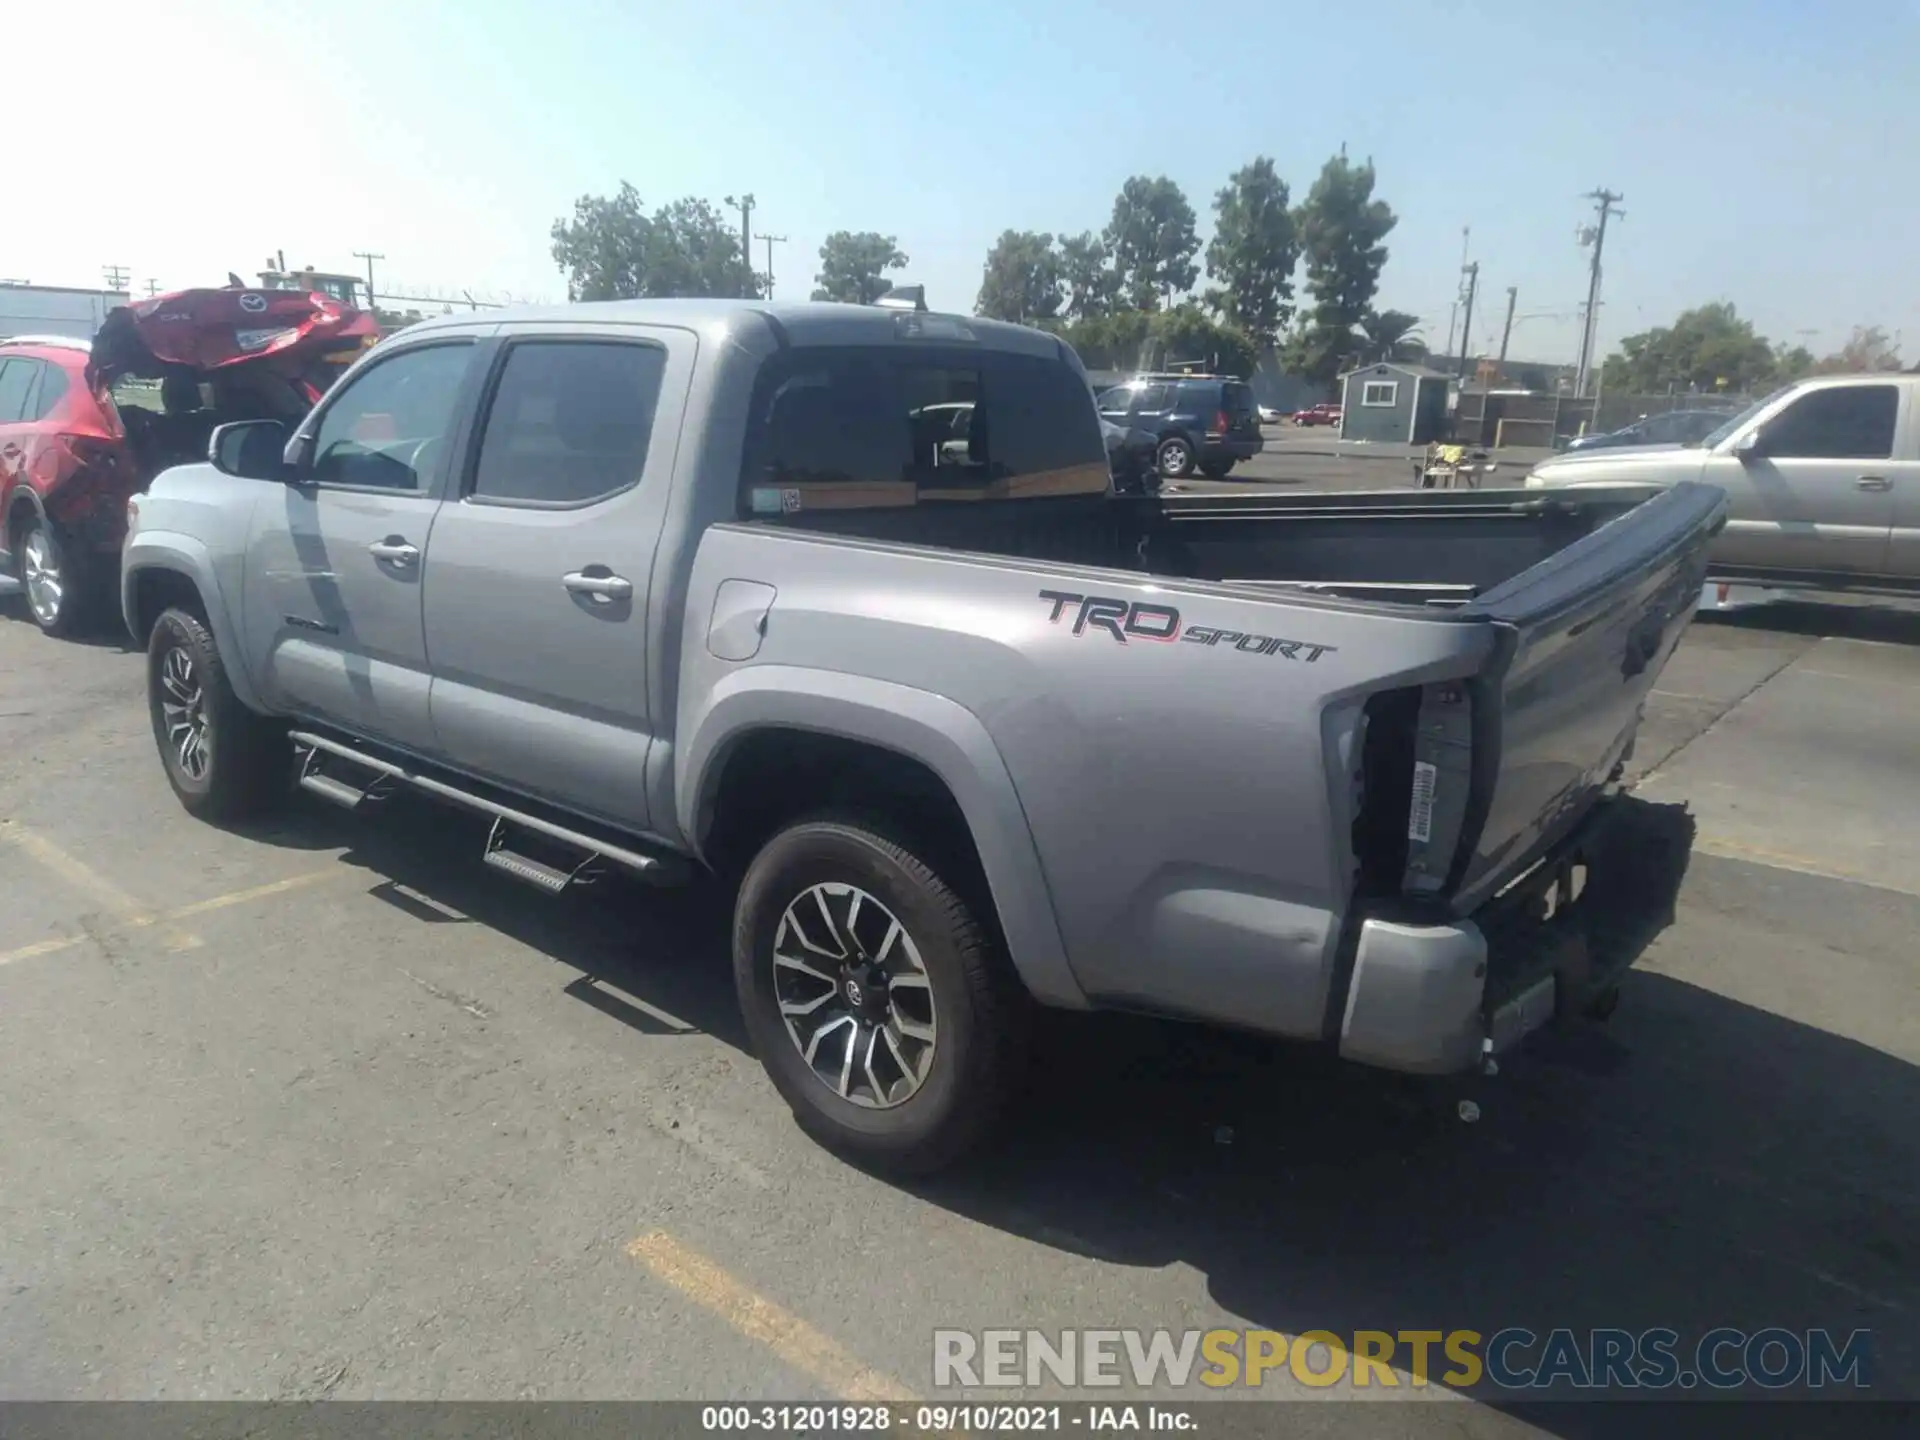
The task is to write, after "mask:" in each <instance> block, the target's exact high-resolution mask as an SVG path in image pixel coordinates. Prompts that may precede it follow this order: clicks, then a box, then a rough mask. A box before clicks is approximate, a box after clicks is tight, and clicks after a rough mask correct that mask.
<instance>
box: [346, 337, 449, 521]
mask: <svg viewBox="0 0 1920 1440" xmlns="http://www.w3.org/2000/svg"><path fill="white" fill-rule="evenodd" d="M470 353H471V350H470V347H469V346H466V345H432V346H427V347H424V348H422V349H418V350H406V351H402V352H401V353H400V354H398V355H395V356H394V357H393V358H392V359H390V360H383V361H381V362H380V363H379V364H377V365H374V366H372V367H371V368H369V369H367V370H364V371H362V372H361V373H360V374H359V375H358V376H356V377H355V378H354V380H353V381H352V383H351V384H349V385H348V386H347V387H346V389H344V390H342V391H341V392H340V396H339V398H338V399H337V400H335V401H334V403H333V404H331V405H329V406H328V407H327V410H326V413H325V414H324V415H322V416H321V417H320V428H319V430H318V431H317V432H316V434H315V436H314V445H313V455H314V464H313V475H314V479H316V480H318V481H319V482H320V483H322V484H326V485H367V486H373V487H376V488H379V489H383V490H419V489H423V488H424V487H425V481H424V480H423V478H422V477H423V476H429V475H431V474H432V473H433V469H434V466H435V465H436V464H437V463H438V462H439V460H440V459H441V457H442V456H443V455H444V454H445V447H446V442H447V440H448V438H449V437H450V434H451V432H452V430H453V417H454V407H455V405H456V404H457V403H458V401H459V398H460V382H461V380H462V379H463V378H464V377H465V375H466V371H467V359H468V356H469V354H470Z"/></svg>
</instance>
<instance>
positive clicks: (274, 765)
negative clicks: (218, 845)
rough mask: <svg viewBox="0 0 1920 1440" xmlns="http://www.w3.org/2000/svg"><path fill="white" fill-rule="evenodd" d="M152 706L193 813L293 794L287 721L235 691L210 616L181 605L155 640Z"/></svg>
mask: <svg viewBox="0 0 1920 1440" xmlns="http://www.w3.org/2000/svg"><path fill="white" fill-rule="evenodd" d="M147 712H148V715H149V718H150V719H151V721H152V725H153V739H154V744H155V745H157V746H158V747H159V749H160V761H161V764H162V765H164V766H165V767H166V772H167V783H168V784H169V785H171V786H172V787H173V793H174V794H175V795H176V796H178V797H179V799H180V803H181V804H182V805H183V806H185V807H186V809H187V811H188V813H189V814H192V815H196V816H198V817H199V818H201V819H203V820H214V821H228V820H240V819H244V818H246V817H247V816H249V815H257V814H259V813H260V812H261V811H263V810H266V809H269V808H271V807H272V806H273V805H275V804H277V803H278V802H279V801H280V800H281V799H282V798H283V797H284V796H285V794H286V786H287V768H288V765H289V762H290V760H291V758H292V749H291V746H290V745H289V743H288V741H287V732H286V727H285V726H283V725H281V724H279V723H278V722H276V721H273V720H269V719H267V718H266V717H265V716H262V715H256V714H254V712H253V711H251V710H249V709H247V707H246V706H245V705H244V704H242V703H241V701H240V698H239V696H237V695H235V694H234V693H233V684H232V682H231V681H229V680H228V679H227V671H226V666H225V665H224V664H222V663H221V660H220V651H219V649H218V647H217V646H216V645H215V644H214V639H213V634H212V632H211V631H209V630H208V629H207V625H206V622H205V621H204V620H202V619H201V618H200V617H199V616H198V615H195V614H193V613H192V612H191V611H189V610H183V609H179V608H177V607H176V608H174V609H170V610H168V611H166V612H165V613H163V614H162V615H161V616H160V618H159V620H158V621H156V622H155V623H154V627H153V633H152V635H151V637H150V638H149V639H148V641H147Z"/></svg>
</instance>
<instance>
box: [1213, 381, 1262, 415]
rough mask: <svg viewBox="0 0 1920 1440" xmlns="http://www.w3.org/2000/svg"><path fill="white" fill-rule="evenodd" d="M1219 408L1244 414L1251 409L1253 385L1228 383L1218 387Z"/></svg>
mask: <svg viewBox="0 0 1920 1440" xmlns="http://www.w3.org/2000/svg"><path fill="white" fill-rule="evenodd" d="M1220 404H1221V408H1222V409H1225V410H1231V411H1233V412H1234V413H1235V414H1238V415H1245V414H1249V413H1251V411H1252V410H1253V408H1254V407H1253V387H1252V386H1251V385H1240V384H1233V383H1229V384H1226V385H1222V386H1221V387H1220Z"/></svg>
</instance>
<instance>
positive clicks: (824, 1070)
mask: <svg viewBox="0 0 1920 1440" xmlns="http://www.w3.org/2000/svg"><path fill="white" fill-rule="evenodd" d="M773 989H774V997H775V999H776V1000H777V1001H778V1002H779V1005H780V1019H781V1021H782V1023H784V1024H785V1026H786V1028H787V1035H788V1038H790V1039H791V1040H792V1041H793V1044H794V1048H795V1049H797V1050H798V1051H799V1052H800V1057H801V1059H803V1060H804V1061H806V1064H807V1068H808V1069H809V1070H811V1071H813V1073H814V1076H815V1078H816V1079H818V1080H819V1081H820V1083H821V1084H823V1085H825V1086H826V1087H827V1088H828V1089H829V1090H831V1091H833V1093H834V1094H836V1095H838V1096H839V1097H840V1098H841V1099H842V1100H846V1101H849V1102H851V1103H852V1104H855V1105H860V1106H864V1107H866V1108H868V1109H873V1110H890V1109H892V1108H893V1107H894V1106H896V1105H900V1104H903V1103H904V1102H906V1101H907V1100H910V1099H912V1098H913V1096H914V1095H915V1094H916V1093H917V1092H918V1091H919V1089H920V1087H921V1086H922V1085H924V1084H925V1083H926V1080H927V1076H928V1075H929V1074H930V1073H931V1071H932V1067H933V1056H934V1049H935V1046H936V1044H937V1031H938V1023H937V1019H936V1016H935V1013H934V1003H933V985H932V982H931V981H930V980H929V979H928V977H927V967H926V963H925V961H923V960H922V959H921V956H920V947H919V946H918V945H916V944H915V943H914V939H913V936H912V935H911V934H909V933H908V931H907V928H906V926H905V925H903V924H902V923H901V922H900V919H899V917H898V916H896V915H895V914H894V913H893V912H892V911H891V910H889V909H888V908H887V907H886V906H885V905H883V904H882V903H881V902H880V901H879V900H877V899H875V898H874V897H873V896H872V895H870V894H868V893H867V892H866V891H865V890H862V889H860V888H859V887H857V886H854V885H846V884H836V883H827V884H821V885H814V886H811V887H809V888H808V889H807V890H805V891H803V892H801V894H800V895H799V896H798V898H796V899H795V900H794V901H793V903H792V904H790V905H788V906H787V908H786V909H785V910H784V911H783V912H782V913H781V916H780V925H779V928H778V929H777V930H776V931H775V932H774V937H773Z"/></svg>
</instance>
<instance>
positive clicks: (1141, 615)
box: [1040, 590, 1338, 665]
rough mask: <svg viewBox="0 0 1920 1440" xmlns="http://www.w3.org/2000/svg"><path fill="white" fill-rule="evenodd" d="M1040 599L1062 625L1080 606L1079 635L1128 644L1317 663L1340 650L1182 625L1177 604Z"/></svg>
mask: <svg viewBox="0 0 1920 1440" xmlns="http://www.w3.org/2000/svg"><path fill="white" fill-rule="evenodd" d="M1040 598H1041V599H1042V600H1045V601H1047V602H1048V603H1049V604H1050V605H1052V606H1053V613H1052V614H1050V615H1048V616H1047V619H1049V620H1050V621H1052V622H1053V623H1054V624H1055V625H1058V624H1059V623H1060V621H1061V618H1062V617H1063V616H1064V615H1065V614H1066V613H1067V607H1068V606H1073V607H1074V616H1073V633H1074V634H1076V635H1084V634H1086V633H1087V631H1088V630H1090V629H1091V630H1101V631H1104V632H1105V633H1106V634H1108V635H1111V636H1112V637H1113V638H1114V639H1115V640H1118V641H1119V642H1120V643H1121V644H1122V645H1124V644H1126V643H1127V642H1128V641H1129V640H1159V641H1172V640H1179V641H1182V642H1184V643H1186V644H1188V645H1207V646H1218V645H1226V646H1229V647H1231V648H1232V649H1234V650H1237V651H1239V652H1240V653H1241V654H1243V655H1278V656H1281V657H1282V658H1283V659H1287V660H1300V661H1303V662H1305V663H1306V664H1309V665H1311V664H1312V663H1313V662H1314V661H1316V660H1318V659H1319V658H1320V657H1321V656H1322V655H1330V654H1332V653H1333V651H1334V650H1335V649H1337V648H1338V647H1337V646H1333V645H1312V644H1309V643H1308V642H1307V641H1305V640H1282V639H1280V638H1279V637H1278V636H1274V635H1249V634H1244V633H1242V632H1241V631H1239V630H1216V629H1214V628H1213V627H1212V626H1210V625H1193V626H1189V627H1187V628H1185V629H1183V628H1182V627H1181V624H1180V612H1179V611H1178V610H1176V609H1174V608H1173V606H1171V605H1151V604H1148V603H1147V602H1146V601H1144V600H1123V599H1120V598H1118V597H1116V596H1109V595H1073V594H1069V593H1068V592H1066V591H1064V590H1042V591H1041V592H1040Z"/></svg>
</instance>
